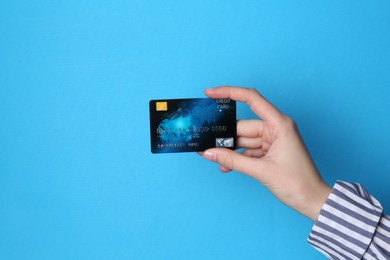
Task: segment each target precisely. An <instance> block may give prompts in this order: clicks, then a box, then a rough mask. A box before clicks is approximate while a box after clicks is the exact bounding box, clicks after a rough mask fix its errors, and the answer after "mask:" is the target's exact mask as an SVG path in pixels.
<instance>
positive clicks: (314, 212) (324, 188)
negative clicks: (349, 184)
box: [301, 182, 332, 222]
mask: <svg viewBox="0 0 390 260" xmlns="http://www.w3.org/2000/svg"><path fill="white" fill-rule="evenodd" d="M331 191H332V188H331V187H329V185H328V184H326V183H325V182H321V183H320V184H319V185H317V186H315V187H313V188H312V190H311V192H310V193H309V194H308V197H307V200H306V202H307V203H306V205H307V207H304V210H303V212H301V213H302V214H303V215H305V216H306V217H308V218H309V219H311V220H312V221H313V222H316V221H317V219H318V216H319V214H320V211H321V208H322V206H323V205H324V204H325V202H326V200H327V199H328V197H329V194H330V193H331Z"/></svg>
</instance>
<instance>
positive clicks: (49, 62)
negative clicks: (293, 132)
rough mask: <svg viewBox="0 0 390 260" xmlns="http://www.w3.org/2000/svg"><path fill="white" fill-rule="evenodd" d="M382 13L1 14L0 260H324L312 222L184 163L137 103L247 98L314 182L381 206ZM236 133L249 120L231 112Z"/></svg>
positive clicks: (303, 6) (250, 9)
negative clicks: (317, 176) (166, 148)
mask: <svg viewBox="0 0 390 260" xmlns="http://www.w3.org/2000/svg"><path fill="white" fill-rule="evenodd" d="M389 13H390V2H389V1H356V0H355V1H333V0H330V1H312V0H307V1H281V0H278V1H275V0H269V1H255V0H253V1H250V0H240V1H232V0H229V1H217V0H210V1H199V0H197V1H195V0H192V1H180V0H176V1H174V0H168V1H157V0H155V1H150V0H148V1H146V0H142V1H141V0H139V1H75V0H72V1H1V2H0V118H1V121H0V124H1V125H0V127H1V128H0V258H1V259H323V256H322V255H321V254H320V253H318V252H317V251H316V250H314V249H313V248H311V246H310V245H309V244H307V243H306V238H307V236H308V233H309V231H310V229H311V226H312V223H311V222H310V221H309V220H307V219H305V218H304V217H302V216H300V215H299V214H297V213H296V212H294V211H293V210H291V209H289V208H287V207H286V206H284V205H282V204H281V203H279V202H277V201H276V199H274V198H273V197H272V196H271V195H270V193H269V192H268V191H267V190H266V189H265V188H264V187H262V186H261V185H260V184H258V183H257V182H256V181H254V180H252V179H250V178H248V177H246V176H243V175H241V174H239V173H237V172H233V173H230V174H227V175H223V174H220V173H219V172H218V170H217V166H216V165H214V164H212V163H210V162H207V161H204V160H203V159H202V158H200V157H199V156H197V155H196V154H194V153H186V154H164V155H152V154H151V153H150V143H149V121H148V120H149V112H148V101H149V100H150V99H153V98H180V97H202V96H203V89H204V88H206V87H212V86H215V85H221V84H229V85H240V86H246V87H255V88H257V89H258V90H259V91H260V92H261V93H262V94H263V95H264V96H266V97H267V98H268V99H269V100H271V101H272V102H273V103H275V104H276V105H277V106H278V107H279V108H280V109H281V110H282V111H284V112H285V113H286V114H288V115H290V116H291V117H293V118H294V119H295V121H296V122H297V123H298V125H299V127H300V130H301V132H302V135H303V136H304V139H305V142H306V143H307V146H308V148H309V150H310V152H311V153H312V155H313V158H314V160H315V162H316V164H317V166H318V168H319V170H320V171H321V174H322V175H323V176H324V178H325V179H326V181H327V182H328V183H329V184H331V185H333V183H334V182H335V180H337V179H342V180H348V181H355V182H360V183H362V184H364V185H365V186H366V188H367V189H368V190H369V191H370V192H371V193H372V194H373V195H375V196H376V197H377V198H378V199H379V200H380V201H381V202H382V204H383V205H384V206H385V207H387V208H388V209H389V208H390V190H389V187H390V177H389V176H390V160H389V146H390V134H389V133H390V131H389V128H390V113H389V112H390V48H389V46H390V31H389V30H390V15H389ZM238 116H239V118H250V117H253V114H252V113H251V112H250V111H249V110H248V109H247V108H246V107H245V106H239V111H238Z"/></svg>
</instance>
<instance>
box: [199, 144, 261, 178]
mask: <svg viewBox="0 0 390 260" xmlns="http://www.w3.org/2000/svg"><path fill="white" fill-rule="evenodd" d="M203 158H205V159H207V160H209V161H213V162H216V163H218V164H220V165H222V166H224V167H226V168H229V169H232V170H235V171H238V172H241V173H245V174H247V175H249V176H252V177H255V175H256V173H255V172H258V170H259V167H261V165H262V162H261V161H260V160H256V158H251V157H248V156H245V155H243V154H241V153H238V152H235V151H232V150H229V149H226V148H212V149H208V150H206V151H204V152H203Z"/></svg>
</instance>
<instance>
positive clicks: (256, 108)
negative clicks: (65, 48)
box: [199, 86, 331, 221]
mask: <svg viewBox="0 0 390 260" xmlns="http://www.w3.org/2000/svg"><path fill="white" fill-rule="evenodd" d="M205 94H206V95H207V96H208V97H210V98H230V99H233V100H236V101H239V102H245V103H246V104H247V105H248V106H249V107H250V108H251V109H252V111H253V112H254V113H255V114H256V115H257V116H259V117H260V118H261V119H262V120H239V121H238V122H237V136H238V140H237V144H238V147H239V148H245V150H244V152H243V153H242V154H241V153H238V152H236V151H232V150H229V149H226V148H212V149H208V150H206V151H204V152H202V153H199V154H200V155H202V156H203V157H204V158H205V159H207V160H211V161H214V162H216V163H218V164H220V165H221V166H220V171H222V172H228V171H230V170H236V171H239V172H241V173H245V174H247V175H249V176H251V177H253V178H255V179H257V180H258V181H260V182H261V183H262V184H263V185H264V186H265V187H267V188H268V189H269V190H270V191H271V192H272V193H273V194H274V195H275V196H276V198H278V199H279V200H280V201H281V202H283V203H284V204H286V205H287V206H289V207H291V208H293V209H295V210H296V211H298V212H299V213H301V214H303V215H305V216H307V217H308V218H310V219H311V220H313V221H315V220H316V219H317V218H318V215H319V212H320V209H321V207H322V205H323V204H324V203H325V201H326V199H327V197H328V196H329V193H330V191H331V189H330V187H329V186H328V185H327V184H326V183H325V182H324V181H323V180H322V178H321V176H320V174H319V173H318V171H317V169H316V167H315V165H314V163H313V161H312V159H311V158H310V155H309V153H308V151H307V149H306V147H305V145H304V143H303V141H302V139H301V137H300V135H299V133H298V130H297V128H296V125H295V123H294V122H293V121H292V120H291V119H290V118H289V117H288V116H286V115H284V114H282V113H281V112H280V111H279V110H278V109H277V108H275V107H274V106H273V105H272V104H271V103H269V102H268V101H267V100H266V99H264V98H263V97H262V96H261V95H260V94H259V93H258V92H257V91H256V90H255V89H247V88H240V87H228V86H224V87H217V88H211V89H206V90H205Z"/></svg>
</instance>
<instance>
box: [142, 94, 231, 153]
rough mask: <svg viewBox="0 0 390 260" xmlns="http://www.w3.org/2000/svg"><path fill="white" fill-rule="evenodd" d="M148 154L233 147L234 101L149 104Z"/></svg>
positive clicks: (173, 100) (171, 101) (165, 101)
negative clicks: (149, 143)
mask: <svg viewBox="0 0 390 260" xmlns="http://www.w3.org/2000/svg"><path fill="white" fill-rule="evenodd" d="M149 112H150V142H151V150H152V153H177V152H197V151H204V150H206V149H209V148H213V147H224V148H229V149H235V148H236V139H237V138H236V136H237V129H236V101H234V100H231V99H210V98H190V99H161V100H151V101H150V102H149Z"/></svg>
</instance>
